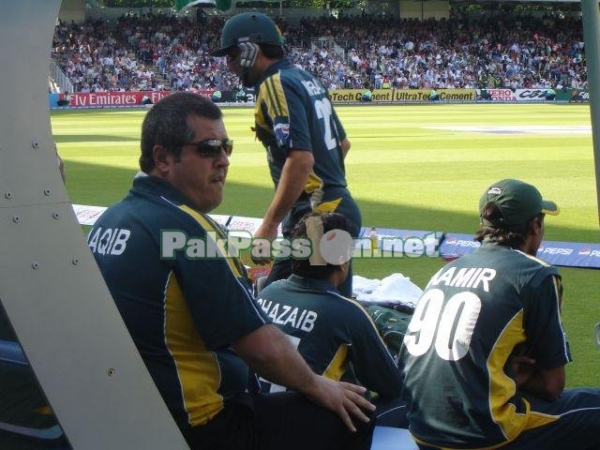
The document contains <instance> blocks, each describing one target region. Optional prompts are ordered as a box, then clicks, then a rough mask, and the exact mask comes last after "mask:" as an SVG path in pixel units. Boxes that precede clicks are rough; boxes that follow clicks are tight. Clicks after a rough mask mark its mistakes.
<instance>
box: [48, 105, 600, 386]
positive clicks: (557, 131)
mask: <svg viewBox="0 0 600 450" xmlns="http://www.w3.org/2000/svg"><path fill="white" fill-rule="evenodd" d="M144 113H145V110H86V111H63V110H61V111H53V112H52V114H51V119H52V129H53V133H54V137H55V140H56V141H57V143H58V148H59V151H60V153H61V156H62V157H63V159H64V160H65V165H66V171H67V190H68V192H69V195H70V197H71V200H72V202H73V203H80V204H88V205H101V206H108V205H110V204H112V203H114V202H116V201H118V200H119V199H120V198H121V197H122V196H123V195H124V194H125V193H126V191H127V190H128V189H129V187H130V184H131V179H132V177H133V175H134V174H135V172H136V170H137V160H138V156H139V134H140V126H141V122H142V119H143V116H144ZM338 113H339V115H340V117H341V119H342V121H343V123H344V125H345V127H346V129H347V132H348V136H349V138H350V139H351V141H352V149H351V151H350V154H349V156H348V158H347V161H346V171H347V176H348V182H349V185H350V189H351V191H352V193H353V195H354V196H355V197H356V199H357V201H358V202H359V204H360V206H361V209H362V213H363V225H364V226H376V227H387V228H400V229H416V230H439V231H446V232H460V233H471V232H473V231H475V230H476V228H477V226H478V218H477V207H478V200H479V196H480V195H481V193H482V191H483V189H484V188H485V187H486V186H487V185H488V184H490V183H491V182H493V181H496V180H499V179H501V178H520V179H523V180H525V181H528V182H531V183H533V184H535V185H536V186H537V187H538V188H539V189H540V191H541V192H542V194H543V195H544V196H545V197H547V198H550V199H552V200H555V201H556V202H557V203H558V204H559V205H560V207H561V214H560V215H559V216H558V217H549V218H548V220H547V221H546V239H547V240H557V241H576V242H600V232H599V223H598V220H599V219H598V206H597V198H596V184H595V178H594V160H593V148H592V136H591V128H590V111H589V105H556V104H531V105H530V104H520V105H512V104H500V105H492V104H486V105H447V104H436V105H422V106H416V105H410V106H409V105H396V106H374V105H365V106H341V107H338ZM224 115H225V124H226V126H227V130H228V133H229V136H230V137H231V138H232V139H234V141H235V150H234V153H233V156H232V158H231V166H230V169H229V175H228V181H227V185H226V187H225V200H224V202H223V204H222V205H221V206H220V207H219V208H218V209H217V210H215V211H214V213H220V214H234V215H241V216H250V217H261V216H262V215H263V213H264V211H265V209H266V207H267V205H268V203H269V201H270V199H271V196H272V193H273V186H272V182H271V181H270V178H269V174H268V170H267V167H266V156H265V152H264V150H263V148H262V146H261V145H260V144H259V143H258V142H256V141H255V139H254V135H253V133H252V131H251V130H250V127H251V126H252V125H253V112H252V109H251V108H236V107H229V108H227V107H226V108H224ZM442 264H443V261H441V260H439V259H430V258H416V259H407V258H399V259H394V260H389V259H388V260H366V259H363V260H357V261H356V264H355V273H356V274H359V275H362V276H365V277H368V278H383V277H385V276H387V275H389V274H392V273H395V272H400V273H403V274H404V275H406V276H408V277H410V278H411V280H413V282H415V283H416V284H417V285H419V286H421V287H424V285H425V284H426V282H427V280H428V279H429V277H430V276H431V275H432V274H433V273H434V272H435V270H437V268H439V267H440V266H441V265H442ZM561 273H562V275H563V279H564V283H565V306H564V322H565V328H566V330H567V334H568V336H569V339H570V342H571V349H572V353H573V357H574V360H575V362H574V363H573V364H571V365H569V369H568V370H569V372H568V377H569V378H568V384H569V386H571V387H575V386H582V385H590V386H600V370H599V365H598V361H599V360H600V349H598V348H596V347H595V346H594V341H593V333H592V329H593V325H594V324H595V323H596V322H598V321H600V295H599V294H598V291H599V288H600V271H598V270H590V269H572V268H561Z"/></svg>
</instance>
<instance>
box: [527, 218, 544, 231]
mask: <svg viewBox="0 0 600 450" xmlns="http://www.w3.org/2000/svg"><path fill="white" fill-rule="evenodd" d="M529 232H530V233H531V234H533V235H534V236H542V235H543V234H544V214H538V215H537V216H535V217H534V218H533V219H531V220H530V221H529Z"/></svg>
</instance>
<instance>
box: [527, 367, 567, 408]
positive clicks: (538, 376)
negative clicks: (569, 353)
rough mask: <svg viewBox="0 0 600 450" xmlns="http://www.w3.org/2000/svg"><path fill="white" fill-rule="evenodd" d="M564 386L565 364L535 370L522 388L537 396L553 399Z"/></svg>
mask: <svg viewBox="0 0 600 450" xmlns="http://www.w3.org/2000/svg"><path fill="white" fill-rule="evenodd" d="M564 388H565V371H564V366H561V367H558V368H556V369H553V370H541V369H537V370H535V371H534V372H533V374H532V375H531V377H530V378H529V380H527V382H526V383H525V384H524V386H522V388H521V389H522V390H524V391H525V392H529V393H530V394H532V395H535V396H536V397H540V398H542V399H544V400H548V401H553V400H556V399H557V398H558V397H559V396H560V394H561V393H562V391H563V389H564Z"/></svg>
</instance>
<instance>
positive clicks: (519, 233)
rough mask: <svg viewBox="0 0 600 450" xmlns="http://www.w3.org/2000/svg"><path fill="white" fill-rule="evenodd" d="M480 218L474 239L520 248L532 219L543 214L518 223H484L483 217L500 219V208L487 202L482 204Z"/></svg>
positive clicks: (498, 220) (490, 220) (492, 220)
mask: <svg viewBox="0 0 600 450" xmlns="http://www.w3.org/2000/svg"><path fill="white" fill-rule="evenodd" d="M479 215H480V218H481V219H482V225H481V228H480V229H479V230H478V231H477V233H475V240H476V241H479V242H482V241H484V240H486V241H491V242H496V243H498V244H499V245H502V246H505V247H511V248H520V247H521V245H523V244H524V243H525V238H526V237H527V233H528V232H529V224H530V223H531V221H532V220H534V219H535V218H536V217H538V218H539V219H540V220H542V219H543V218H544V214H543V213H540V214H537V215H535V216H533V217H532V218H531V219H529V220H528V221H527V222H525V223H522V224H519V225H510V226H508V225H505V226H493V225H484V224H483V219H485V220H486V221H488V223H489V222H491V223H499V222H500V221H501V219H502V212H501V211H500V208H498V206H497V205H496V204H495V203H493V202H488V203H486V204H485V205H484V207H483V209H482V210H481V212H480V214H479Z"/></svg>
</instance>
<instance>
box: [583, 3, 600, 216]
mask: <svg viewBox="0 0 600 450" xmlns="http://www.w3.org/2000/svg"><path fill="white" fill-rule="evenodd" d="M581 15H582V19H583V39H584V41H585V59H586V65H587V79H588V90H589V92H590V113H591V118H592V139H593V143H594V164H595V168H596V171H595V173H596V198H597V201H598V224H599V225H600V10H599V9H598V0H581Z"/></svg>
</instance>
